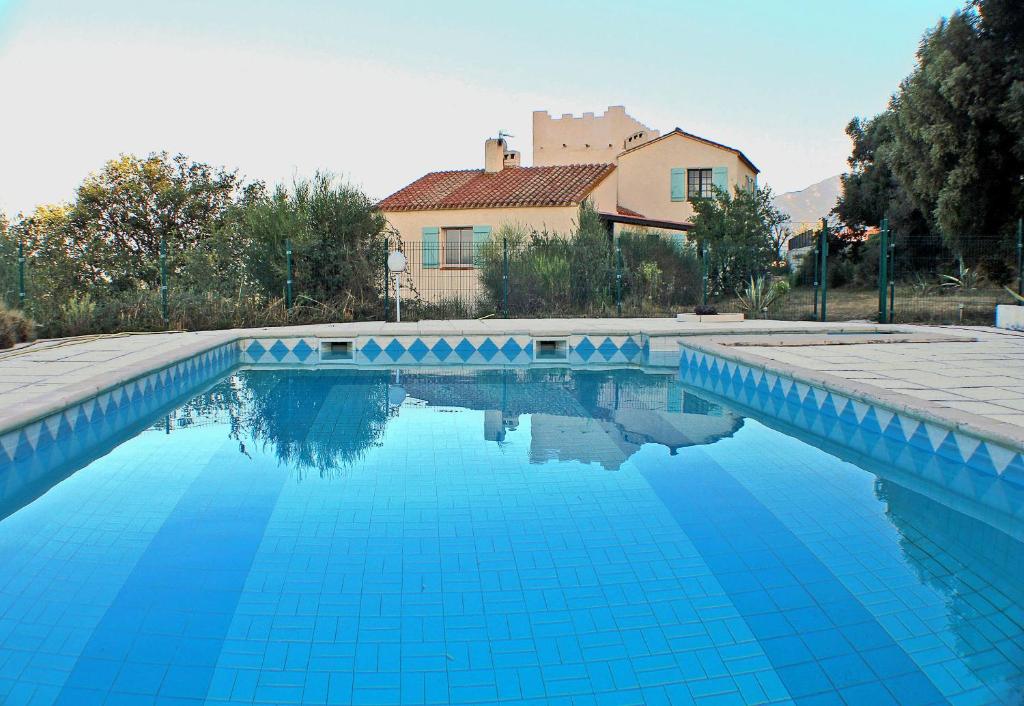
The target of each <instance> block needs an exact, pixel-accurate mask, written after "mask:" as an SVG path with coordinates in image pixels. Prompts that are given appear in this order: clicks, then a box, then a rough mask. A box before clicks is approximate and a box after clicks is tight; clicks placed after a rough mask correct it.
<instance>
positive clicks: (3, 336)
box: [0, 305, 35, 348]
mask: <svg viewBox="0 0 1024 706" xmlns="http://www.w3.org/2000/svg"><path fill="white" fill-rule="evenodd" d="M34 338H35V324H34V323H33V322H32V320H31V319H30V318H28V317H27V316H25V315H24V314H23V313H21V312H20V311H18V310H17V309H8V308H7V307H5V306H3V305H0V348H10V347H11V346H13V345H15V344H18V343H24V342H26V341H31V340H32V339H34Z"/></svg>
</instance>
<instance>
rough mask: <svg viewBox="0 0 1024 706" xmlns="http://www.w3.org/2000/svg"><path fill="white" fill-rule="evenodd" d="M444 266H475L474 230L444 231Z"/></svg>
mask: <svg viewBox="0 0 1024 706" xmlns="http://www.w3.org/2000/svg"><path fill="white" fill-rule="evenodd" d="M444 266H445V267H472V266H473V229H472V228H445V229H444Z"/></svg>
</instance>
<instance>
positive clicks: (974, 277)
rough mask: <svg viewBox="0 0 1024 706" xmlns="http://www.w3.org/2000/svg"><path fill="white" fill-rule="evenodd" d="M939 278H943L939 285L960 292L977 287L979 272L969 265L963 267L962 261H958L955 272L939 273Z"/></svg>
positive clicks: (979, 282) (979, 281) (979, 280)
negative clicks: (953, 273) (951, 273)
mask: <svg viewBox="0 0 1024 706" xmlns="http://www.w3.org/2000/svg"><path fill="white" fill-rule="evenodd" d="M941 279H942V280H943V282H942V285H941V286H943V287H946V288H947V289H954V290H958V291H962V292H966V291H968V290H971V289H977V288H978V285H979V284H981V274H980V273H979V272H978V271H977V270H972V269H971V268H970V267H964V263H963V262H961V263H960V266H959V272H958V273H957V274H955V275H941Z"/></svg>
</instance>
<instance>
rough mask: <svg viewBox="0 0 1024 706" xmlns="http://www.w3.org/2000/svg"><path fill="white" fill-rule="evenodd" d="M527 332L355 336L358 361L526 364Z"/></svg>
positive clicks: (530, 344) (530, 356)
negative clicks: (495, 334) (469, 334)
mask: <svg viewBox="0 0 1024 706" xmlns="http://www.w3.org/2000/svg"><path fill="white" fill-rule="evenodd" d="M531 362H533V340H532V339H531V338H530V337H529V336H508V335H498V336H364V337H360V338H359V339H357V340H356V352H355V363H356V364H357V365H527V364H529V363H531Z"/></svg>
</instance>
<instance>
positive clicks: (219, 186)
mask: <svg viewBox="0 0 1024 706" xmlns="http://www.w3.org/2000/svg"><path fill="white" fill-rule="evenodd" d="M238 186H239V179H238V176H237V173H235V172H228V171H226V170H224V169H223V168H214V167H211V166H209V165H207V164H203V163H202V162H194V161H192V160H190V159H189V158H188V157H186V156H185V155H180V154H179V155H177V156H175V157H174V158H173V159H172V158H169V157H168V155H167V153H166V152H160V153H154V154H151V155H149V156H148V157H145V158H140V157H136V156H134V155H121V156H120V157H118V158H117V159H113V160H111V161H109V162H107V164H106V165H105V166H104V168H103V169H102V170H101V171H100V172H98V173H96V174H92V175H90V176H88V177H87V178H86V179H85V181H84V182H83V183H82V185H81V186H80V187H79V188H78V192H77V194H76V200H75V203H74V205H73V206H72V208H71V211H70V212H69V214H68V219H69V224H68V227H69V231H70V232H69V239H70V240H71V241H72V242H73V243H74V244H75V247H76V248H82V249H85V251H86V252H87V255H88V260H89V262H90V264H91V265H92V267H93V269H94V270H95V271H96V272H97V273H98V274H99V275H101V277H102V279H103V280H105V281H106V282H107V283H108V284H109V286H110V288H111V289H113V290H115V291H124V290H133V289H138V288H144V289H156V288H157V287H158V286H159V282H160V247H161V242H162V241H163V242H166V244H167V248H168V251H169V256H170V262H171V266H172V270H173V269H175V268H176V263H178V262H179V260H178V258H177V255H178V254H179V253H183V252H187V251H188V250H190V249H192V248H195V247H196V245H197V244H198V243H200V242H201V241H202V240H203V239H204V237H205V236H207V235H208V234H209V233H211V232H212V231H213V230H215V229H216V228H217V227H218V226H220V225H221V224H222V222H223V218H224V216H225V214H226V212H227V211H228V209H229V208H230V207H231V205H232V204H233V203H234V200H235V198H236V196H237V190H238Z"/></svg>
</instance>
